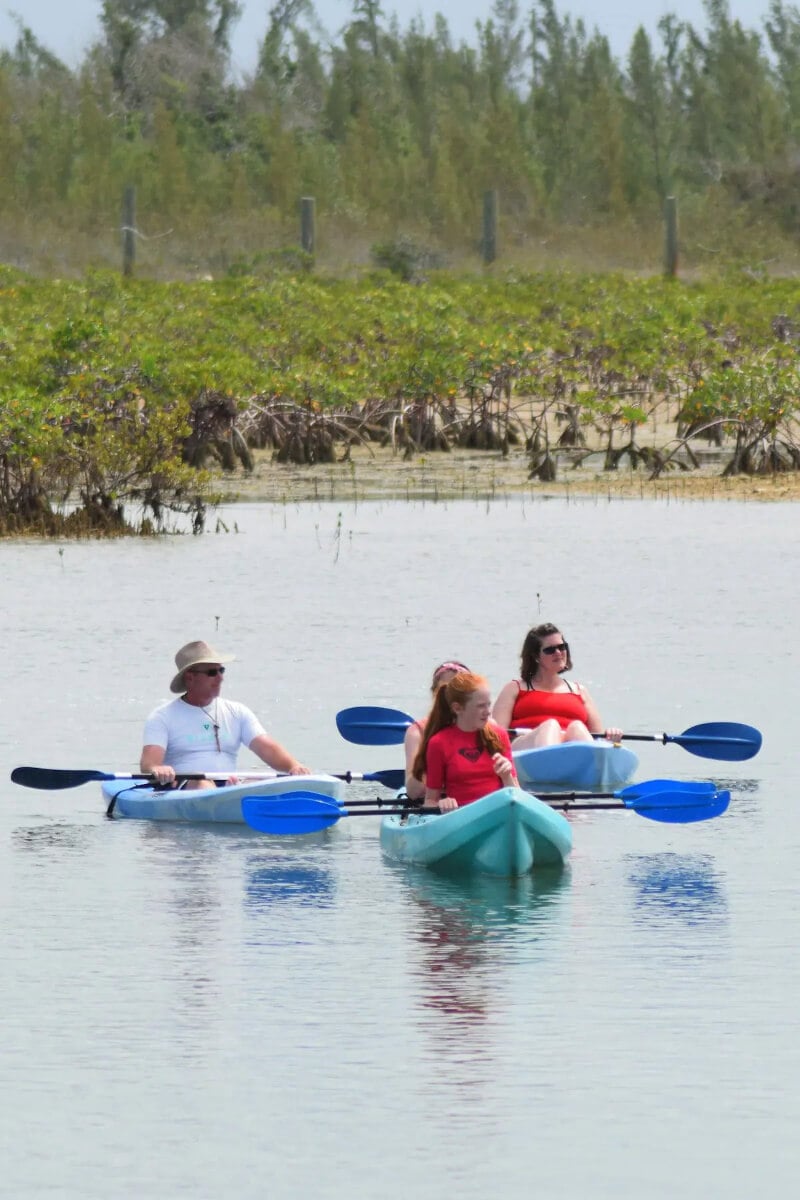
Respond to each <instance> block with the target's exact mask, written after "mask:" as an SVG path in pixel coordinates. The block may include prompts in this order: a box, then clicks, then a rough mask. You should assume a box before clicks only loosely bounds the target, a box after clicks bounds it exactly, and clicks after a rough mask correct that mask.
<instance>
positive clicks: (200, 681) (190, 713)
mask: <svg viewBox="0 0 800 1200" xmlns="http://www.w3.org/2000/svg"><path fill="white" fill-rule="evenodd" d="M233 657H234V656H233V655H232V654H220V653H219V651H218V650H215V649H214V647H213V646H210V645H209V644H208V642H188V643H187V644H186V645H185V646H181V648H180V650H179V651H178V653H177V654H176V655H175V666H176V667H177V668H178V671H177V674H176V675H175V676H174V678H173V680H172V682H171V683H170V685H169V689H170V691H171V692H176V693H178V699H177V700H169V701H167V703H166V704H162V705H160V706H159V707H158V708H156V709H154V711H153V712H151V714H150V716H149V717H148V718H147V721H146V722H145V727H144V747H143V749H142V757H141V761H140V764H139V765H140V769H141V771H142V772H143V773H144V774H147V775H153V776H154V778H155V779H156V780H157V781H158V782H159V783H166V784H169V783H172V782H173V781H174V779H175V776H176V775H193V774H202V773H206V772H207V773H209V774H211V773H217V772H222V773H225V774H226V775H235V773H236V755H237V753H238V751H239V747H240V746H248V747H249V748H250V749H251V750H252V751H253V753H254V754H256V755H258V757H259V758H260V759H261V760H262V761H263V762H265V763H266V764H267V766H270V767H272V768H273V769H274V770H276V771H281V772H285V773H286V774H288V775H308V774H310V772H309V769H308V767H304V766H303V764H302V763H299V762H298V761H297V759H296V758H294V757H293V756H292V755H291V754H290V753H289V751H288V750H285V749H284V747H283V746H281V745H280V743H279V742H276V741H275V740H274V738H271V737H270V736H269V734H268V733H266V732H265V730H264V727H263V726H262V725H261V722H260V721H259V720H258V718H257V717H256V715H255V713H253V712H251V711H250V709H249V708H247V707H246V706H245V705H244V704H238V703H237V702H236V701H235V700H223V699H222V698H221V697H220V694H219V693H220V690H221V688H222V680H223V677H224V674H225V666H224V664H225V663H229V662H233ZM214 786H215V785H214V782H213V780H205V779H203V780H190V781H189V782H188V783H187V787H214Z"/></svg>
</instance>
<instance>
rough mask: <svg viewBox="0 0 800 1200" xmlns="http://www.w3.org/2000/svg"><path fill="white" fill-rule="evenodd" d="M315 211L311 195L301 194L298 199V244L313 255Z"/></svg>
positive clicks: (315, 238) (315, 234) (315, 237)
mask: <svg viewBox="0 0 800 1200" xmlns="http://www.w3.org/2000/svg"><path fill="white" fill-rule="evenodd" d="M316 240H317V232H316V213H315V201H314V197H313V196H302V197H301V199H300V245H301V246H302V247H303V249H304V250H305V252H306V254H310V255H311V257H312V258H313V257H314V247H315V245H316Z"/></svg>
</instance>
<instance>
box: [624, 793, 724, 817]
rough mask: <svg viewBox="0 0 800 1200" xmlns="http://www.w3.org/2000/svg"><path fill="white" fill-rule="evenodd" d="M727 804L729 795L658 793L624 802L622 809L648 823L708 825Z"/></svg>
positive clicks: (722, 811)
mask: <svg viewBox="0 0 800 1200" xmlns="http://www.w3.org/2000/svg"><path fill="white" fill-rule="evenodd" d="M730 802H731V794H730V792H695V793H694V794H692V793H691V792H658V793H655V794H654V795H651V796H642V797H640V798H639V799H638V800H630V801H627V800H626V801H625V807H626V808H632V809H633V811H634V812H635V813H638V815H639V816H640V817H647V818H648V820H650V821H663V822H665V823H666V824H671V825H678V824H680V825H689V824H691V823H692V822H693V821H710V820H711V818H712V817H718V816H720V815H721V814H722V813H724V812H725V809H726V808H727V807H728V805H729V804H730Z"/></svg>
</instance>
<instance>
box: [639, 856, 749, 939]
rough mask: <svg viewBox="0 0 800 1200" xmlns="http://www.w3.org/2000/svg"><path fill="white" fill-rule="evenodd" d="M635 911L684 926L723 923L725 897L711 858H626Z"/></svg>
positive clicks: (720, 880) (726, 903) (726, 912)
mask: <svg viewBox="0 0 800 1200" xmlns="http://www.w3.org/2000/svg"><path fill="white" fill-rule="evenodd" d="M626 862H627V863H629V864H631V869H630V876H629V878H630V882H631V884H632V886H633V888H634V890H635V895H636V899H635V905H636V909H637V910H638V911H639V912H640V913H643V914H644V915H646V916H647V918H648V920H652V919H653V918H655V919H661V918H663V919H668V920H669V921H679V922H680V923H681V924H682V925H684V926H698V925H703V926H706V925H708V924H709V923H715V922H716V923H720V924H723V923H726V922H727V918H728V897H727V893H726V890H725V886H724V884H723V882H722V879H721V877H720V875H719V872H718V870H717V868H716V865H715V862H714V859H713V858H712V857H711V856H710V855H706V854H697V855H692V854H674V853H664V854H648V855H629V856H626Z"/></svg>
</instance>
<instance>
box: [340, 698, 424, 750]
mask: <svg viewBox="0 0 800 1200" xmlns="http://www.w3.org/2000/svg"><path fill="white" fill-rule="evenodd" d="M413 723H414V718H413V717H410V716H409V715H408V713H404V712H400V710H399V709H397V708H377V707H374V706H369V705H361V706H359V707H356V708H343V709H342V711H341V712H339V713H337V714H336V728H337V729H338V730H339V733H340V734H341V735H342V737H343V738H344V739H345V741H348V742H355V743H356V745H358V746H399V745H400V743H401V742H402V740H403V738H404V737H405V735H406V730H407V729H408V727H409V725H412V724H413Z"/></svg>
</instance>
